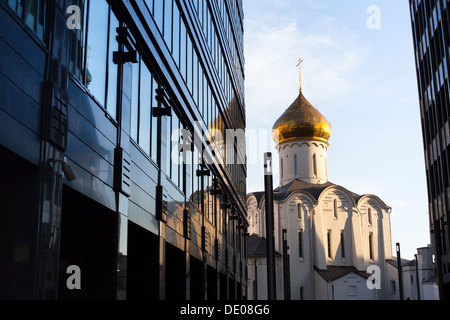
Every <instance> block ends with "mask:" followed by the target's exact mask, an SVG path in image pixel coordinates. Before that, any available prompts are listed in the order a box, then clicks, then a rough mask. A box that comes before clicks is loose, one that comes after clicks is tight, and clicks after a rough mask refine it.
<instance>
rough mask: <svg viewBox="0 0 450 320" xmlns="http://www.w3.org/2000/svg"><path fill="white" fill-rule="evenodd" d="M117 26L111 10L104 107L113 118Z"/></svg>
mask: <svg viewBox="0 0 450 320" xmlns="http://www.w3.org/2000/svg"><path fill="white" fill-rule="evenodd" d="M118 27H119V21H118V20H117V18H116V16H115V15H114V13H113V12H112V11H111V18H110V27H109V52H108V101H107V103H106V109H107V110H108V112H109V113H110V114H111V115H112V116H113V117H114V118H116V108H117V73H118V67H117V65H116V64H114V62H113V52H114V51H118V49H119V44H118V42H117V40H116V36H117V28H118Z"/></svg>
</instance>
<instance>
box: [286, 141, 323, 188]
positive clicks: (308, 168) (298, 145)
mask: <svg viewBox="0 0 450 320" xmlns="http://www.w3.org/2000/svg"><path fill="white" fill-rule="evenodd" d="M278 148H279V150H278V152H279V157H280V163H279V165H280V184H281V185H286V184H288V183H290V182H292V181H293V180H295V179H299V180H303V181H306V182H310V183H314V184H321V183H325V182H327V181H328V174H327V160H326V159H327V148H328V145H327V144H326V143H323V142H318V141H301V140H296V141H293V142H285V143H282V144H281V145H280V146H278Z"/></svg>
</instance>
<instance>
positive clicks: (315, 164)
mask: <svg viewBox="0 0 450 320" xmlns="http://www.w3.org/2000/svg"><path fill="white" fill-rule="evenodd" d="M313 170H314V175H315V176H316V177H317V156H316V154H315V153H314V155H313Z"/></svg>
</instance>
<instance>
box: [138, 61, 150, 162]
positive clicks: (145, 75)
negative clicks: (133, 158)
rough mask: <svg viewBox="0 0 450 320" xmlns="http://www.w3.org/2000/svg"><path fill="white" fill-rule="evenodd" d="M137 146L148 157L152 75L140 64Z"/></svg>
mask: <svg viewBox="0 0 450 320" xmlns="http://www.w3.org/2000/svg"><path fill="white" fill-rule="evenodd" d="M140 84H141V85H140V117H139V145H140V146H141V148H142V149H143V150H144V151H145V153H147V154H148V155H150V132H151V125H150V124H151V103H152V102H151V101H152V96H151V95H152V75H151V73H150V71H149V70H148V68H147V67H146V65H145V64H144V63H141V82H140Z"/></svg>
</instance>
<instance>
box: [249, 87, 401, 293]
mask: <svg viewBox="0 0 450 320" xmlns="http://www.w3.org/2000/svg"><path fill="white" fill-rule="evenodd" d="M331 133H332V131H331V125H330V123H329V121H328V120H327V119H326V118H325V117H324V116H323V115H322V114H321V113H320V112H319V111H318V110H317V109H316V108H315V107H314V106H313V105H311V103H310V102H308V100H307V99H306V97H305V96H304V94H303V92H302V90H301V88H300V93H299V96H298V97H297V99H296V100H295V101H294V102H293V103H292V105H291V106H290V107H289V108H288V109H287V110H286V111H285V112H284V114H283V115H282V116H281V117H280V118H279V119H278V120H277V121H276V123H275V125H274V127H273V139H274V141H275V143H276V148H277V151H278V155H279V166H280V167H279V172H280V182H279V186H278V187H277V188H276V189H275V190H273V200H274V220H275V221H274V236H275V251H276V254H275V256H276V288H277V299H279V300H283V299H287V300H288V299H291V300H389V299H392V297H391V296H390V292H389V288H390V287H392V283H393V282H394V283H395V281H396V280H397V279H395V276H390V275H389V273H388V266H387V261H388V260H392V259H393V256H392V240H391V223H390V214H391V211H392V210H391V208H390V207H389V206H388V205H386V204H385V203H384V202H383V200H381V199H380V198H379V197H378V196H376V195H371V194H367V195H359V194H356V193H354V192H352V191H350V190H348V189H346V188H345V187H344V186H341V185H338V184H335V183H332V182H330V181H329V180H328V173H327V149H328V148H329V146H330V144H329V140H330V138H331ZM247 205H248V221H249V229H248V232H249V235H250V237H249V239H248V275H249V276H248V278H249V281H248V298H249V299H250V300H252V299H253V300H265V299H267V295H268V294H267V253H266V252H267V251H266V248H267V247H266V238H265V237H266V225H265V223H266V218H265V193H264V191H262V192H253V193H250V194H248V195H247ZM391 278H393V279H391ZM374 288H375V289H374Z"/></svg>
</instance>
